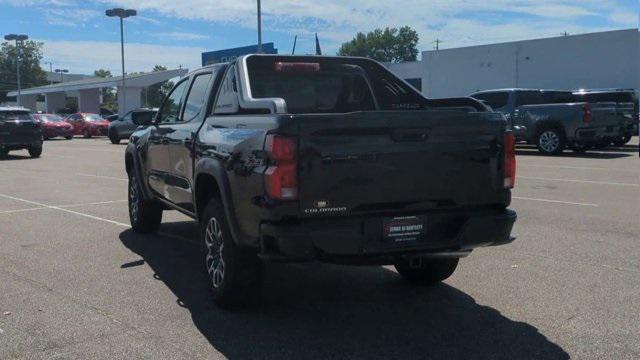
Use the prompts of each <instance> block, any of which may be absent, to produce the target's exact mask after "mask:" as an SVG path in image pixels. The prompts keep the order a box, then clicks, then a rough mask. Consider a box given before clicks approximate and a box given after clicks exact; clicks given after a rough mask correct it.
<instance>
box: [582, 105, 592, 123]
mask: <svg viewBox="0 0 640 360" xmlns="http://www.w3.org/2000/svg"><path fill="white" fill-rule="evenodd" d="M591 120H593V114H592V113H591V105H589V104H584V114H583V115H582V122H583V123H585V124H591Z"/></svg>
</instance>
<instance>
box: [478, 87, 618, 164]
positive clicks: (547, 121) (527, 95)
mask: <svg viewBox="0 0 640 360" xmlns="http://www.w3.org/2000/svg"><path fill="white" fill-rule="evenodd" d="M471 96H472V97H473V98H475V99H478V100H482V101H485V102H487V103H489V104H490V105H491V107H492V108H493V109H494V110H496V111H499V112H502V113H504V114H505V116H506V117H507V120H508V121H509V125H510V128H511V129H513V133H514V135H515V136H516V140H518V141H526V142H528V143H530V144H535V145H536V146H537V147H538V150H539V151H540V152H541V153H543V154H546V155H557V154H560V153H562V152H563V151H564V149H565V148H567V147H569V148H571V149H572V150H574V151H576V152H584V151H587V150H589V149H590V148H592V147H595V146H600V145H601V144H609V143H611V142H612V141H613V140H614V139H617V138H620V137H621V136H623V134H624V131H625V123H624V121H623V120H622V119H621V117H620V116H618V115H617V112H618V109H617V106H618V105H617V104H616V103H614V102H608V103H589V102H585V101H580V100H581V99H578V98H576V97H575V96H574V94H573V93H572V92H571V91H560V90H535V89H501V90H486V91H480V92H477V93H474V94H472V95H471Z"/></svg>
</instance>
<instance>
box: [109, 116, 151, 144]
mask: <svg viewBox="0 0 640 360" xmlns="http://www.w3.org/2000/svg"><path fill="white" fill-rule="evenodd" d="M157 113H158V109H157V108H154V109H149V108H140V109H136V110H132V111H129V112H128V113H126V114H125V115H124V116H122V117H119V118H118V119H117V120H114V121H112V122H111V124H109V132H108V134H109V140H111V143H112V144H119V143H120V140H122V139H128V138H129V137H130V136H131V134H133V132H134V131H135V130H136V129H137V128H138V127H139V126H141V125H146V124H149V123H150V122H151V119H153V118H155V116H156V114H157Z"/></svg>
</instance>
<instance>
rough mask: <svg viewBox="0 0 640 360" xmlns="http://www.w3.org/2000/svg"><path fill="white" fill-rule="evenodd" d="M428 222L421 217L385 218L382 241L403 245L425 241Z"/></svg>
mask: <svg viewBox="0 0 640 360" xmlns="http://www.w3.org/2000/svg"><path fill="white" fill-rule="evenodd" d="M426 232H427V222H426V219H425V218H424V217H419V216H397V217H389V218H384V220H383V222H382V239H383V241H384V242H386V243H394V244H403V243H412V242H416V241H420V240H422V239H424V237H425V234H426Z"/></svg>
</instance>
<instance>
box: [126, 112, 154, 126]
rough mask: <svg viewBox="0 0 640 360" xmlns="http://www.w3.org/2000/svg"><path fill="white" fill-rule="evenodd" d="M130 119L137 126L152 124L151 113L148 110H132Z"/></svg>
mask: <svg viewBox="0 0 640 360" xmlns="http://www.w3.org/2000/svg"><path fill="white" fill-rule="evenodd" d="M131 121H133V123H134V124H136V125H138V126H149V125H151V124H153V113H152V112H149V111H143V112H134V113H132V114H131Z"/></svg>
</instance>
